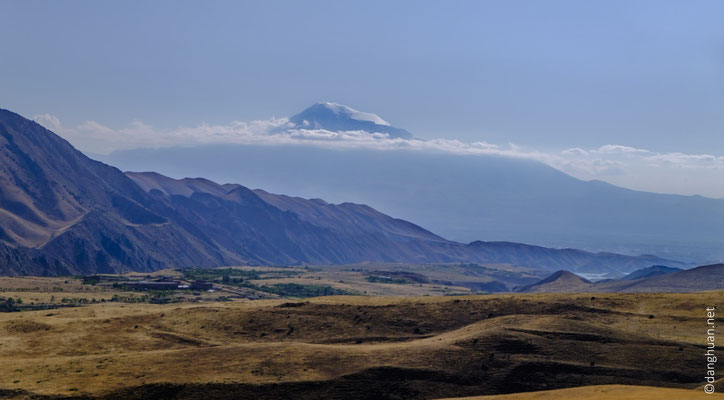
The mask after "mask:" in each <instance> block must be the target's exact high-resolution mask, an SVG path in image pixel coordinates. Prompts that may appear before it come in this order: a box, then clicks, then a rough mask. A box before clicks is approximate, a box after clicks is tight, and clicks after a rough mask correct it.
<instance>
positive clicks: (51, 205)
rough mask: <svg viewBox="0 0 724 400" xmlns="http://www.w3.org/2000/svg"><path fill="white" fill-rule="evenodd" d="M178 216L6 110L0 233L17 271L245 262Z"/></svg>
mask: <svg viewBox="0 0 724 400" xmlns="http://www.w3.org/2000/svg"><path fill="white" fill-rule="evenodd" d="M171 214H172V212H171V210H169V209H166V208H164V207H163V205H162V204H159V203H158V202H156V201H155V200H153V198H152V197H150V196H149V195H148V194H146V193H145V192H144V191H143V190H142V189H141V188H140V187H138V185H136V184H135V183H134V182H133V181H132V180H131V179H129V178H128V177H126V176H125V175H124V174H123V173H122V172H121V171H119V170H117V169H116V168H113V167H109V166H107V165H105V164H102V163H100V162H97V161H94V160H91V159H89V158H88V157H86V156H84V155H83V154H82V153H80V152H79V151H77V150H76V149H74V148H73V147H72V146H71V145H70V144H69V143H68V142H66V141H65V140H63V139H61V138H60V137H58V136H56V135H55V134H53V133H52V132H50V131H48V130H46V129H45V128H43V127H42V126H40V125H38V124H36V123H35V122H32V121H29V120H27V119H25V118H23V117H21V116H19V115H17V114H14V113H12V112H10V111H7V110H0V219H1V221H2V224H1V225H0V227H1V230H0V232H1V234H0V238H2V241H3V242H4V243H5V244H7V245H9V246H10V247H7V246H6V247H5V253H6V254H7V257H8V259H17V260H18V261H17V262H13V263H11V264H9V265H8V266H6V269H7V270H8V271H9V272H14V273H20V272H21V271H24V272H28V273H29V272H32V273H35V274H57V273H80V272H88V271H93V272H113V271H121V270H128V269H133V270H153V269H157V268H161V267H163V266H168V265H189V266H190V265H195V264H197V263H201V262H206V263H209V262H211V263H213V264H224V263H229V262H233V261H242V260H244V259H243V258H241V257H236V256H235V257H230V256H228V255H225V254H222V253H221V252H220V251H218V249H217V248H215V246H214V245H213V243H205V242H204V241H203V240H200V238H199V237H198V236H196V235H193V234H190V233H189V232H188V231H186V230H184V229H182V228H180V227H179V225H177V224H175V223H173V222H171V221H170V220H169V217H170V216H172V215H171ZM29 249H35V250H32V251H31V250H29ZM39 254H40V255H42V256H44V257H45V259H44V261H43V259H39V258H38V257H39ZM28 257H29V258H30V259H33V258H34V259H36V262H30V261H27V259H28ZM30 265H32V267H30Z"/></svg>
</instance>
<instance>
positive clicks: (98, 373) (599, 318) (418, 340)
mask: <svg viewBox="0 0 724 400" xmlns="http://www.w3.org/2000/svg"><path fill="white" fill-rule="evenodd" d="M81 295H82V293H81ZM721 298H722V292H705V293H696V294H655V295H650V294H637V293H635V294H619V293H614V294H602V295H596V296H595V297H592V296H591V295H589V294H586V295H575V294H573V295H571V294H566V295H561V294H516V295H493V296H491V295H485V296H465V297H449V296H440V297H411V298H379V297H376V298H371V297H354V296H339V297H329V298H314V299H308V300H305V301H290V300H284V299H280V300H262V301H255V302H225V303H177V304H166V305H149V304H118V303H101V304H94V305H90V306H87V307H78V308H63V309H56V310H45V311H27V312H22V313H0V332H1V333H2V335H0V344H2V346H0V359H2V360H3V362H2V363H0V396H1V395H2V394H8V393H10V394H12V393H14V392H13V391H14V390H26V391H28V392H31V393H36V394H39V395H46V396H57V395H66V396H68V395H70V396H75V397H76V398H85V399H88V398H105V399H124V400H125V399H149V398H154V399H155V398H162V399H205V400H211V399H230V398H233V399H254V400H262V399H284V398H294V399H302V400H305V399H320V398H321V399H345V400H347V399H413V400H414V399H420V400H422V399H434V398H445V397H461V396H479V395H493V394H509V393H513V392H531V391H541V390H550V389H563V388H572V387H577V386H592V385H611V384H620V385H641V386H657V387H670V388H678V389H694V388H696V387H699V386H700V385H701V383H702V367H704V368H705V367H706V366H705V364H703V363H702V362H703V361H704V360H703V358H702V337H701V323H702V319H701V315H702V314H701V307H700V306H701V305H702V304H716V303H717V302H720V301H721ZM541 393H542V394H545V392H541ZM573 393H576V392H573ZM594 393H595V392H594ZM678 393H680V392H678ZM25 395H26V398H27V397H29V398H34V399H38V398H43V397H30V396H31V395H30V394H28V393H25ZM83 396H87V397H83ZM7 397H9V396H7ZM48 398H52V397H48ZM544 398H545V397H544ZM572 398H586V397H585V396H584V397H572ZM594 399H595V397H594Z"/></svg>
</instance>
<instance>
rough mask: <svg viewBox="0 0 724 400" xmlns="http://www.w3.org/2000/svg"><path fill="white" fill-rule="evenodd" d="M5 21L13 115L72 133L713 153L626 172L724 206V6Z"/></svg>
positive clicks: (1, 89)
mask: <svg viewBox="0 0 724 400" xmlns="http://www.w3.org/2000/svg"><path fill="white" fill-rule="evenodd" d="M0 15H2V16H3V18H2V20H3V22H2V24H0V38H2V48H1V50H0V51H1V52H2V55H1V56H0V107H2V108H8V109H11V110H13V111H16V112H19V113H21V114H23V115H25V116H28V117H32V116H37V115H43V114H48V115H49V116H53V117H54V118H57V120H58V121H60V122H62V125H63V126H64V127H79V126H85V127H86V128H88V125H87V121H94V123H97V124H99V126H102V127H103V129H106V128H107V129H112V130H116V131H118V130H123V129H126V130H128V129H136V128H138V127H139V126H141V127H150V126H152V127H153V129H150V128H149V129H148V130H147V131H144V132H146V133H149V134H154V132H158V131H164V132H168V131H170V130H176V129H178V128H179V127H197V126H199V125H201V124H204V123H206V124H209V125H211V126H216V125H228V124H230V123H232V121H253V120H269V119H270V118H272V117H286V116H290V115H292V114H295V113H297V112H299V111H301V110H302V109H303V108H305V107H307V106H308V105H311V104H312V103H314V102H316V101H321V100H329V101H335V102H339V103H344V104H348V105H350V106H353V107H355V108H358V109H360V110H364V111H370V112H374V113H377V114H379V115H380V116H382V117H383V118H384V119H385V120H387V121H389V122H390V123H391V124H393V125H395V126H399V127H402V128H405V129H407V130H409V131H410V132H412V133H413V134H415V135H416V136H417V137H420V138H424V139H434V138H443V139H458V140H460V141H462V142H464V143H473V142H479V141H482V142H487V143H493V144H496V145H499V146H506V145H508V143H514V144H515V145H517V146H523V147H525V148H528V149H534V150H535V151H541V152H546V153H550V154H559V153H560V152H564V151H567V150H568V149H576V148H577V149H583V150H585V151H586V152H589V154H590V151H595V150H597V149H600V148H601V146H606V145H620V146H627V147H630V148H633V149H645V150H647V151H648V152H650V153H651V154H653V155H667V154H679V153H682V154H681V155H682V156H687V157H688V156H692V157H706V156H708V157H713V160H714V161H713V163H714V164H712V165H714V167H713V168H710V169H708V170H706V172H705V173H702V174H699V175H697V176H699V177H694V175H696V174H697V173H695V172H691V173H689V172H687V170H681V169H678V170H677V171H678V173H679V174H680V175H682V176H684V177H689V176H690V175H691V179H688V178H687V179H688V181H687V182H688V183H687V184H688V185H690V186H691V185H693V186H692V187H687V188H684V186H681V187H677V186H676V185H674V186H671V182H670V181H668V180H667V178H666V174H667V172H661V171H663V170H661V171H660V172H658V173H657V174H658V175H656V176H653V175H651V176H649V175H650V173H649V175H646V176H644V175H640V174H639V175H636V172H635V171H634V170H625V169H624V170H621V171H618V172H617V175H619V176H621V174H623V175H624V176H625V178H626V179H628V180H629V181H630V180H638V181H646V182H649V181H651V180H654V181H655V180H657V179H658V180H659V181H661V185H664V186H660V187H654V188H648V187H647V188H646V189H647V190H658V191H668V192H683V193H704V194H708V195H717V193H719V192H716V193H715V192H712V191H711V190H710V191H707V190H706V186H707V185H708V186H714V185H720V182H721V181H722V180H721V179H717V178H722V179H724V172H722V170H724V134H722V133H723V132H722V127H724V23H722V19H723V18H724V2H721V1H683V0H682V1H678V2H673V1H628V0H627V1H613V0H606V1H595V2H594V1H532V0H531V1H510V0H505V1H502V0H501V1H470V2H466V1H444V2H443V1H438V2H423V1H409V2H403V1H379V2H375V1H359V2H348V1H284V2H282V1H254V2H252V1H229V2H224V1H203V2H202V1H195V2H192V1H143V2H141V1H139V2H134V1H123V2H120V1H118V2H110V1H62V2H60V1H5V0H0ZM84 124H85V125H84ZM134 127H135V128H134ZM68 129H70V128H68ZM73 129H75V128H73ZM77 132H78V130H77V129H76V133H77ZM98 132H101V133H100V134H102V132H104V131H103V130H102V129H101V130H100V131H98ZM98 132H96V136H97V135H98ZM79 140H80V142H78V141H73V140H71V141H72V142H73V143H74V144H76V145H78V146H79V147H81V148H82V147H83V145H84V143H83V142H82V138H81V139H79ZM180 144H184V143H180ZM86 147H87V146H86ZM90 150H93V149H92V148H91V149H90ZM582 154H583V153H580V152H579V153H578V156H581V155H582ZM628 154H632V152H628ZM606 160H608V159H606ZM606 160H604V161H606ZM698 160H699V161H701V160H706V159H705V158H699V159H698ZM709 160H711V159H709ZM609 161H610V160H609ZM682 171H683V172H682ZM592 177H599V178H604V179H605V177H604V176H596V175H595V174H594V175H593V176H592ZM609 180H611V181H614V183H620V184H624V183H621V182H616V181H615V179H613V178H612V179H609ZM682 182H683V181H682ZM665 185H669V187H666V186H665ZM682 185H683V183H682ZM629 186H631V184H629ZM633 186H635V185H633ZM721 193H722V194H721V196H724V189H722V191H721Z"/></svg>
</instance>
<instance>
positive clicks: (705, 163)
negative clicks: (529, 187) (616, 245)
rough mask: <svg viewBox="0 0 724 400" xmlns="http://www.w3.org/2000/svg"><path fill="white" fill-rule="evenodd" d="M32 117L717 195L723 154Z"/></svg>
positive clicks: (81, 132) (254, 125)
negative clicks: (512, 164) (519, 163)
mask: <svg viewBox="0 0 724 400" xmlns="http://www.w3.org/2000/svg"><path fill="white" fill-rule="evenodd" d="M34 119H35V120H36V121H37V122H38V123H40V124H42V125H44V126H45V127H46V128H48V129H50V130H52V131H54V132H56V133H58V134H59V135H61V136H63V137H64V138H65V139H67V140H69V141H70V142H71V143H73V145H75V146H77V147H78V148H79V149H81V150H83V151H86V152H90V153H98V154H108V153H111V152H113V151H116V150H127V149H135V148H160V147H171V146H196V145H203V144H222V143H228V144H255V145H306V146H318V147H327V148H366V149H374V150H411V151H412V150H418V151H436V152H446V153H452V154H461V155H462V154H469V155H470V154H480V155H496V156H504V157H514V158H522V159H529V160H536V161H540V162H542V163H545V164H547V165H549V166H552V167H554V168H556V169H559V170H561V171H563V172H566V173H568V174H570V175H573V176H575V177H578V178H580V179H585V180H590V179H600V180H604V181H607V182H610V183H613V184H617V185H620V186H624V187H630V188H634V189H640V190H648V191H656V192H668V193H682V194H703V195H709V196H714V197H724V188H721V185H718V184H715V183H718V182H722V181H724V156H716V155H711V154H684V153H679V152H674V153H659V152H656V151H653V150H648V149H641V148H635V147H630V146H625V145H620V144H606V145H603V146H600V147H598V148H590V149H584V148H580V147H573V148H569V149H564V150H562V151H558V152H543V151H539V150H536V149H531V148H526V147H524V146H519V145H516V144H513V143H508V144H505V145H498V144H493V143H488V142H484V141H478V142H462V141H460V140H455V139H446V138H439V139H430V140H422V139H400V138H391V137H389V136H388V135H387V134H384V133H369V132H364V131H346V132H332V131H327V130H323V129H295V128H294V127H293V126H292V125H291V124H290V123H289V121H288V119H286V118H278V119H270V120H260V121H252V122H243V121H234V122H231V123H229V124H226V125H210V124H200V125H198V126H195V127H180V128H177V129H171V130H160V129H156V128H154V127H153V126H151V125H148V124H145V123H143V122H141V121H134V122H132V123H131V124H130V125H129V126H127V127H124V128H120V129H114V128H110V127H108V126H105V125H102V124H100V123H98V122H95V121H87V122H84V123H82V124H80V125H78V126H76V127H65V126H63V125H62V123H61V121H60V120H59V119H58V118H56V117H54V116H53V115H49V114H42V115H37V116H35V117H34Z"/></svg>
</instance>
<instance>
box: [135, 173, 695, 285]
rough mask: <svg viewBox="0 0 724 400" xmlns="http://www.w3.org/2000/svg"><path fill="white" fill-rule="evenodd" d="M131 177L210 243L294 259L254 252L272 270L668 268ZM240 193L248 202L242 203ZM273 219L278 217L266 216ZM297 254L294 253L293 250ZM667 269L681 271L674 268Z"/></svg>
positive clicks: (255, 194) (235, 189)
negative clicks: (248, 235)
mask: <svg viewBox="0 0 724 400" xmlns="http://www.w3.org/2000/svg"><path fill="white" fill-rule="evenodd" d="M127 175H128V176H129V177H130V178H132V179H133V180H134V181H135V182H136V183H138V184H139V186H141V187H142V188H143V189H144V190H146V191H148V192H149V193H150V194H151V195H153V196H154V198H156V199H157V200H159V201H166V202H168V204H169V205H168V206H169V207H171V208H174V209H175V210H176V211H177V212H178V213H180V214H181V215H184V216H185V217H186V218H188V219H193V218H194V216H199V217H200V218H197V219H194V226H196V227H198V228H199V229H200V230H202V231H203V232H205V233H207V234H209V235H210V236H212V237H218V238H233V239H228V240H229V241H238V240H240V239H242V238H244V235H245V232H256V233H263V235H264V236H265V237H267V238H268V243H270V244H271V246H272V247H274V249H275V250H274V252H275V253H274V254H276V255H279V254H287V253H288V254H289V256H290V258H289V259H284V258H276V259H274V258H270V257H272V254H267V253H263V252H262V249H263V247H256V248H255V250H254V253H255V254H264V256H263V257H262V259H263V260H264V261H266V262H272V263H275V262H276V263H293V261H290V260H297V262H306V263H325V264H326V263H354V262H361V261H384V262H395V261H398V262H399V261H404V262H419V263H427V262H460V261H471V262H478V263H497V264H513V265H519V266H526V267H532V268H538V269H543V270H556V269H559V268H567V269H570V270H572V271H582V272H608V273H615V274H616V273H617V274H621V273H622V272H623V271H629V270H631V269H636V268H641V267H642V266H648V265H651V264H657V263H662V262H664V261H663V260H662V259H661V258H659V257H655V256H638V257H632V256H623V255H619V254H610V253H589V252H585V251H580V250H574V249H562V250H559V249H549V248H545V247H539V246H529V245H524V244H520V243H508V242H473V243H470V244H467V245H466V244H462V243H458V242H453V241H448V240H446V239H444V238H442V237H440V236H437V235H435V234H433V233H431V232H429V231H427V230H425V229H423V228H421V227H419V226H417V225H415V224H412V223H410V222H407V221H404V220H400V219H396V218H392V217H390V216H388V215H385V214H382V213H380V212H378V211H376V210H374V209H372V208H371V207H368V206H365V205H360V204H353V203H342V204H330V203H327V202H325V201H324V200H321V199H312V200H308V199H303V198H299V197H290V196H284V195H277V194H271V193H268V192H266V191H263V190H255V191H250V190H249V189H247V188H245V187H243V186H241V185H237V184H226V185H219V184H216V183H213V182H211V181H209V180H206V179H201V178H196V179H190V178H185V179H179V180H176V179H172V178H168V177H165V176H163V175H160V174H157V173H137V172H128V173H127ZM241 193H243V194H244V195H243V196H242V197H240V194H241ZM201 200H203V201H201ZM210 203H213V204H214V208H211V209H210V208H208V205H207V204H210ZM240 204H241V205H243V206H248V205H250V204H254V205H255V207H254V209H253V210H250V211H248V212H244V211H242V208H240V207H242V206H240ZM216 207H218V209H217V208H216ZM262 209H265V210H277V211H276V212H283V213H285V214H288V215H289V216H293V217H294V218H298V221H297V222H295V223H294V225H293V226H286V227H284V228H283V232H281V231H276V229H277V228H278V227H279V226H281V225H280V224H283V223H284V222H282V221H283V219H282V218H275V219H274V221H276V222H275V223H274V224H272V225H268V224H256V225H254V222H253V221H254V219H255V218H256V219H259V212H260V211H259V210H262ZM268 212H272V211H265V213H268ZM255 213H256V214H255ZM250 224H251V225H250ZM242 227H244V228H242ZM273 232H276V233H273ZM285 235H289V237H290V238H292V240H290V241H286V242H285V241H284V240H285V239H284V238H286V237H287V236H285ZM218 240H219V241H221V240H223V239H218ZM244 240H245V241H246V240H248V239H244ZM224 246H225V247H226V248H230V249H235V250H234V251H242V249H240V248H238V247H234V245H233V244H232V243H231V242H228V241H226V242H224ZM295 246H299V247H298V248H297V247H295ZM292 248H293V249H294V250H293V251H292V250H290V249H292ZM290 251H291V252H290ZM666 262H668V263H670V264H672V265H683V263H681V262H678V261H673V260H667V261H666Z"/></svg>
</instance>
